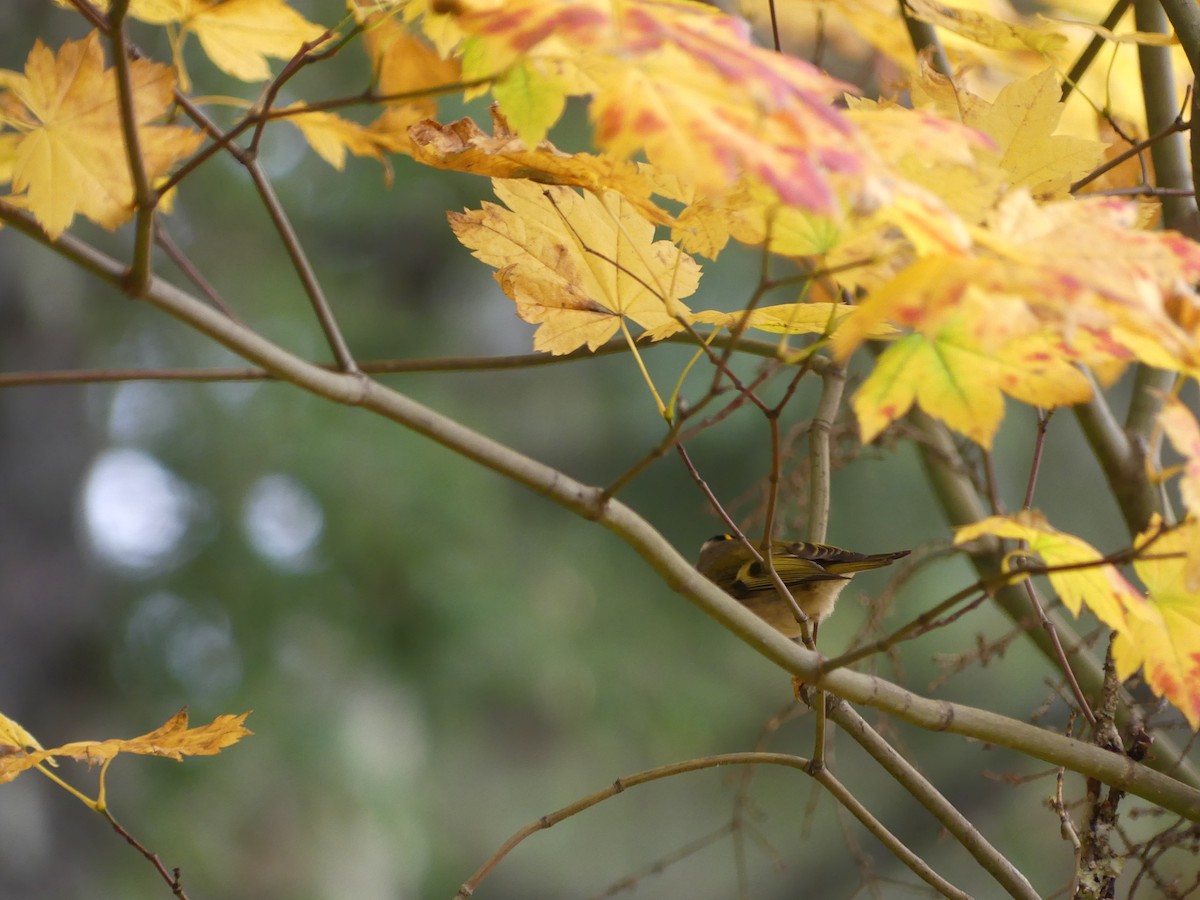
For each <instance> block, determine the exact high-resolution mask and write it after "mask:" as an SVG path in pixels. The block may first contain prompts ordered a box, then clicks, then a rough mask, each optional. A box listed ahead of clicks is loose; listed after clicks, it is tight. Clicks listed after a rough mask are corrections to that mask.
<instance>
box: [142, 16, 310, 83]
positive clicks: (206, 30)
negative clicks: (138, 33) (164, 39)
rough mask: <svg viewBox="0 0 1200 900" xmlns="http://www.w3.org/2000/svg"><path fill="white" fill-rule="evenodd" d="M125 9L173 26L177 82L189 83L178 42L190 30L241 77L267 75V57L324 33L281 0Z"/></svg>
mask: <svg viewBox="0 0 1200 900" xmlns="http://www.w3.org/2000/svg"><path fill="white" fill-rule="evenodd" d="M129 12H130V15H132V16H135V17H136V18H139V19H141V20H142V21H144V22H149V23H151V24H154V25H173V26H177V27H178V29H179V30H178V34H177V37H176V38H175V39H174V40H172V49H173V51H174V56H175V64H176V68H177V69H178V71H179V83H180V86H181V87H182V88H183V89H184V90H185V91H186V90H190V88H191V83H190V80H189V79H188V76H187V70H186V69H185V68H184V65H183V43H184V41H185V40H186V39H187V36H188V35H189V34H194V35H196V37H197V38H198V39H199V41H200V46H201V47H202V48H203V50H204V53H205V55H206V56H208V58H209V59H210V60H212V62H213V65H215V66H216V67H217V68H218V69H220V70H221V71H222V72H225V73H226V74H227V75H232V76H233V77H234V78H238V79H240V80H242V81H266V80H267V79H268V78H270V77H271V69H270V66H268V65H267V58H268V57H271V58H275V59H289V58H291V57H292V56H294V55H295V54H296V52H297V51H298V50H299V49H300V47H301V45H302V44H304V43H306V42H311V41H315V40H317V38H319V37H320V36H321V35H323V34H324V33H325V29H324V28H322V27H321V26H320V25H314V24H313V23H312V22H310V21H308V20H307V19H306V18H304V16H302V15H300V13H298V12H296V11H295V10H294V9H292V8H291V7H290V6H288V5H287V3H286V2H285V0H140V2H136V3H134V4H133V5H132V6H131V7H130V11H129Z"/></svg>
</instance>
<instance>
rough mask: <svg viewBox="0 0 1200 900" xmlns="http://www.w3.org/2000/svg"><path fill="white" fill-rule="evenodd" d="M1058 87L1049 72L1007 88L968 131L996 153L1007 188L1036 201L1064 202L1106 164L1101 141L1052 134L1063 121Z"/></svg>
mask: <svg viewBox="0 0 1200 900" xmlns="http://www.w3.org/2000/svg"><path fill="white" fill-rule="evenodd" d="M1060 94H1061V86H1060V85H1059V82H1058V77H1057V76H1056V75H1055V73H1054V70H1053V69H1046V70H1045V71H1044V72H1041V73H1040V74H1038V75H1034V76H1033V77H1032V78H1029V79H1026V80H1025V81H1018V82H1015V83H1013V84H1010V85H1007V86H1006V87H1005V88H1004V89H1003V90H1001V91H1000V94H999V96H997V97H996V100H995V102H993V103H992V104H991V106H990V107H989V108H988V110H987V111H986V112H985V113H983V114H982V115H980V116H979V118H978V119H977V120H976V121H970V120H968V121H967V123H966V124H968V125H972V126H974V127H976V128H978V129H979V130H980V131H982V132H983V133H984V134H986V135H988V136H989V137H990V138H992V140H994V141H995V142H996V145H997V146H998V147H999V148H1000V167H1001V168H1002V169H1003V170H1004V171H1005V172H1007V173H1008V175H1009V180H1010V183H1011V184H1013V185H1016V186H1019V187H1026V188H1028V189H1029V191H1030V193H1032V194H1033V195H1034V196H1036V197H1040V198H1051V197H1063V196H1066V194H1067V188H1068V187H1069V186H1070V185H1071V183H1072V182H1073V181H1075V180H1076V179H1078V178H1079V177H1081V176H1082V175H1085V174H1087V173H1088V172H1090V171H1091V170H1092V169H1094V168H1096V167H1097V166H1098V165H1099V164H1100V163H1101V162H1103V161H1104V154H1105V151H1106V150H1107V149H1108V148H1107V146H1106V145H1105V144H1104V143H1102V142H1101V141H1094V140H1090V139H1088V138H1081V137H1074V136H1072V135H1063V134H1055V131H1056V129H1057V128H1058V123H1059V120H1060V119H1061V118H1062V111H1063V104H1062V103H1061V102H1060V101H1059V97H1060Z"/></svg>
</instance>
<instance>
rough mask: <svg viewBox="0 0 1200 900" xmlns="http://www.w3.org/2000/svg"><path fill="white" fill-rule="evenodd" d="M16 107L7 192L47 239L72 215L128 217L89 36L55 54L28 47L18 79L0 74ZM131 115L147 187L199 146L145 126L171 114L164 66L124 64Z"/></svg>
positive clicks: (97, 56) (108, 86)
mask: <svg viewBox="0 0 1200 900" xmlns="http://www.w3.org/2000/svg"><path fill="white" fill-rule="evenodd" d="M0 75H2V76H3V81H2V83H3V86H5V87H7V88H8V91H9V93H10V96H11V97H12V98H15V100H16V103H9V104H8V105H9V106H10V107H16V111H15V112H16V114H15V115H10V116H9V117H8V119H9V123H10V124H11V125H12V126H13V127H14V128H15V129H16V130H17V132H18V133H20V134H21V138H20V140H19V142H18V143H17V145H16V147H15V149H14V150H13V158H12V185H13V190H14V191H15V192H16V193H18V194H21V193H24V194H25V197H24V200H25V203H26V205H27V206H28V208H29V209H30V211H31V212H32V213H33V214H34V215H35V216H36V217H37V219H38V221H39V222H41V224H42V227H43V228H45V229H46V231H47V233H48V234H49V235H50V236H51V237H57V236H58V235H60V234H61V233H62V232H63V231H65V230H66V228H67V227H68V226H69V225H70V224H71V221H72V219H73V218H74V217H75V216H76V215H77V214H79V215H83V216H86V217H87V218H89V219H91V220H92V221H94V222H97V223H98V224H100V225H102V226H104V227H105V228H109V229H112V228H116V227H117V226H118V225H120V224H121V223H122V222H124V221H126V220H127V219H128V218H129V217H130V215H131V214H132V203H133V181H132V179H131V177H130V174H129V164H128V161H127V158H126V154H125V140H124V137H123V135H122V132H121V118H120V108H119V104H118V102H117V86H116V80H115V76H114V75H113V73H112V70H111V69H105V68H104V56H103V52H102V50H101V46H100V38H99V35H98V33H97V32H94V31H93V32H92V33H91V34H90V35H88V36H87V37H86V38H83V39H82V40H79V41H67V42H66V43H64V44H63V45H62V47H61V48H60V50H59V52H58V54H57V55H55V54H54V53H53V52H52V51H51V50H50V49H49V48H48V47H46V46H45V45H44V44H42V43H41V42H40V41H38V42H37V43H35V44H34V47H33V49H32V50H31V51H30V53H29V58H28V60H27V61H26V64H25V73H24V75H21V74H18V73H16V72H6V73H0ZM130 79H131V82H132V87H133V97H134V107H135V109H134V116H135V118H136V119H137V123H138V139H139V143H140V149H141V152H142V159H143V165H144V167H145V170H146V175H147V177H148V178H149V179H150V180H151V181H152V182H153V181H155V180H157V179H159V178H161V177H162V176H164V175H166V173H167V172H168V171H169V170H170V169H171V167H172V166H173V165H174V164H175V162H177V161H178V160H179V159H180V158H181V157H183V156H185V155H187V154H188V153H191V152H192V151H193V150H195V149H196V147H197V146H198V145H199V143H200V140H201V135H200V134H199V133H198V132H195V131H193V130H191V129H188V128H182V127H178V126H173V125H151V124H149V123H150V122H152V121H153V120H154V119H157V118H158V117H160V116H161V115H163V114H164V113H165V112H166V111H167V109H168V108H169V107H170V104H171V101H172V97H173V92H174V87H175V79H174V76H173V75H172V72H171V69H170V68H169V67H168V66H162V65H157V64H155V63H152V62H148V61H146V60H141V59H135V60H132V61H131V62H130Z"/></svg>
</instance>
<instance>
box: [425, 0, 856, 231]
mask: <svg viewBox="0 0 1200 900" xmlns="http://www.w3.org/2000/svg"><path fill="white" fill-rule="evenodd" d="M420 11H424V15H423V17H422V20H421V21H422V24H423V26H424V27H425V29H426V33H427V34H428V35H429V36H430V38H431V39H432V40H434V42H435V43H439V45H440V46H442V47H443V48H447V47H457V48H458V52H460V53H461V54H462V59H463V76H464V78H467V79H470V78H491V79H493V82H492V93H493V96H495V97H496V99H497V100H498V101H499V103H500V106H501V108H502V110H503V111H504V114H505V115H506V116H507V118H508V121H509V122H510V123H511V125H512V128H513V131H514V132H515V133H516V134H517V135H518V136H520V138H521V139H522V140H523V141H525V143H526V145H527V146H530V147H532V146H536V145H537V144H538V143H539V142H540V141H541V140H542V139H543V138H544V137H545V134H546V131H547V129H548V128H549V127H550V126H551V125H552V124H553V123H554V122H555V121H556V120H557V119H558V117H559V115H561V111H562V109H563V108H564V105H565V99H566V97H568V96H576V95H578V96H584V95H586V96H587V97H588V98H589V106H588V110H589V116H590V118H591V120H592V122H593V124H594V129H595V130H594V136H595V140H596V143H597V144H598V145H599V146H600V147H601V148H602V149H603V150H604V151H606V152H607V153H608V154H610V155H612V156H614V157H616V158H618V159H626V158H628V157H630V156H631V155H632V154H634V153H635V152H638V151H641V152H643V153H644V154H645V156H646V158H647V160H648V161H649V162H650V163H651V164H652V165H653V166H655V167H656V168H658V169H661V170H664V171H671V172H682V173H687V177H688V178H689V180H690V181H691V183H692V186H693V188H694V189H695V190H698V191H701V192H705V193H715V192H720V191H723V190H725V189H727V188H728V187H729V186H730V185H731V184H732V183H733V182H734V181H735V180H737V179H740V178H751V179H753V180H755V181H756V182H758V183H760V184H762V185H765V186H767V187H768V188H769V189H770V190H771V191H772V192H773V193H774V194H775V195H777V196H778V197H779V198H780V199H781V200H782V201H783V202H785V203H787V204H790V205H794V206H799V207H802V208H805V209H810V210H814V211H818V212H833V211H834V210H835V209H836V208H837V206H838V199H837V197H836V196H835V192H834V191H833V189H832V187H831V184H830V174H831V173H842V174H855V175H858V176H860V177H866V175H867V174H868V172H867V170H868V168H869V167H870V166H871V160H870V157H869V156H868V155H866V154H865V152H864V150H865V148H863V147H862V146H861V145H860V142H859V140H858V137H857V135H856V133H855V130H854V128H853V126H852V125H851V124H850V123H849V121H848V120H847V119H846V118H845V116H843V115H841V114H840V113H839V112H838V111H836V110H835V109H834V108H833V107H832V106H831V104H830V101H831V100H832V99H833V98H835V97H836V96H838V95H840V94H841V93H842V92H843V91H845V90H848V89H849V86H848V85H845V84H843V83H841V82H838V81H836V80H835V79H833V78H830V77H829V76H827V75H825V74H823V73H821V72H820V71H819V70H817V69H816V68H815V67H814V66H812V65H810V64H809V63H807V62H805V61H803V60H799V59H795V58H792V57H788V56H781V55H779V54H775V53H772V52H769V51H767V50H765V49H764V48H761V47H758V46H756V45H755V44H754V43H753V41H752V40H751V39H750V34H749V31H748V29H747V27H746V25H745V23H744V22H742V21H741V20H739V19H736V18H734V17H732V16H728V15H725V14H722V13H719V12H717V11H715V10H714V9H712V8H710V7H707V6H703V5H701V4H696V3H687V2H682V0H664V2H654V3H650V2H638V3H615V2H613V0H509V2H505V3H493V2H483V0H481V2H472V0H463V2H456V3H442V4H439V5H438V12H437V13H433V12H432V11H430V10H429V8H428V6H427V5H426V4H424V3H410V4H408V5H407V7H406V15H416V14H417V13H418V12H420Z"/></svg>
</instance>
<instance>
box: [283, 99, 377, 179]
mask: <svg viewBox="0 0 1200 900" xmlns="http://www.w3.org/2000/svg"><path fill="white" fill-rule="evenodd" d="M303 109H304V104H303V103H295V104H292V105H291V106H286V107H284V108H283V110H282V111H286V112H289V113H290V115H288V117H287V121H288V122H290V123H291V124H292V125H295V126H296V128H298V129H299V130H300V133H301V134H303V135H304V139H305V140H306V141H308V145H309V146H310V147H312V148H313V150H314V151H315V152H316V153H317V155H318V156H320V157H321V158H322V159H323V160H325V162H327V163H329V164H330V165H331V166H333V167H334V168H335V169H337V170H338V171H339V172H340V171H342V169H343V168H344V167H345V165H346V154H347V153H348V152H349V153H353V154H354V155H355V156H368V157H371V158H373V159H377V160H379V161H380V162H383V160H384V153H385V152H387V151H389V150H391V149H392V147H393V146H394V145H393V143H392V142H391V141H386V140H383V139H381V138H380V136H379V135H378V134H377V133H376V132H375V131H373V130H372V129H371V128H370V127H368V126H366V125H360V124H358V123H357V122H351V121H350V120H349V119H343V118H342V117H341V116H338V115H335V114H334V113H330V112H323V111H320V110H316V111H313V112H304V111H303Z"/></svg>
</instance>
